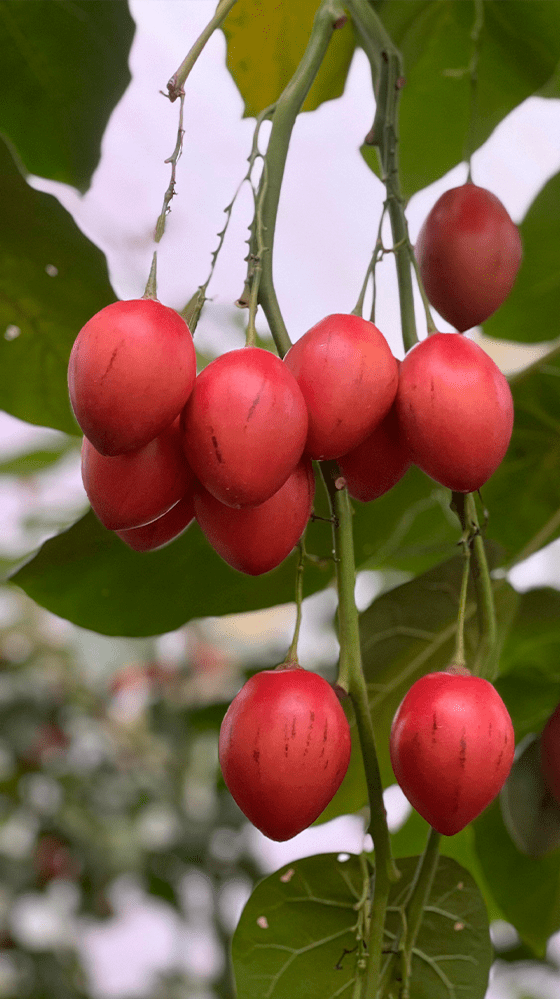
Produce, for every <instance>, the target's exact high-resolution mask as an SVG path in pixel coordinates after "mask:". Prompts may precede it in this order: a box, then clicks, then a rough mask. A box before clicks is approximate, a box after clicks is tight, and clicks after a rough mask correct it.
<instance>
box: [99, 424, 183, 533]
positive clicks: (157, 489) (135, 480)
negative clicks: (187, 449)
mask: <svg viewBox="0 0 560 999" xmlns="http://www.w3.org/2000/svg"><path fill="white" fill-rule="evenodd" d="M82 480H83V483H84V488H85V491H86V493H87V497H88V499H89V501H90V503H91V506H92V509H93V511H94V513H95V514H96V515H97V516H98V517H99V520H100V521H101V523H102V524H104V525H105V527H108V528H109V530H111V531H122V530H126V529H128V528H130V527H142V526H143V525H144V524H149V523H151V521H153V520H156V518H158V517H162V516H163V514H165V513H167V511H168V510H170V509H171V507H173V506H175V504H176V503H178V502H179V500H181V499H182V498H183V496H184V495H185V494H186V492H187V490H188V489H189V488H190V487H191V486H192V481H193V473H192V471H191V470H190V468H189V466H188V464H187V462H186V460H185V456H184V454H183V450H182V447H181V435H180V430H179V425H178V421H176V422H175V423H174V424H172V425H171V426H170V427H168V428H167V429H166V430H164V431H163V433H161V434H160V435H159V437H156V439H155V440H153V441H150V443H149V444H146V445H145V446H144V447H143V448H139V449H138V450H137V451H129V452H127V454H119V455H115V456H114V457H112V458H110V457H107V456H106V455H102V454H99V453H98V452H97V451H96V450H95V448H94V447H93V445H92V444H90V442H89V441H88V439H87V438H86V437H84V441H83V445H82Z"/></svg>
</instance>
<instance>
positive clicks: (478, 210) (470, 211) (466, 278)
mask: <svg viewBox="0 0 560 999" xmlns="http://www.w3.org/2000/svg"><path fill="white" fill-rule="evenodd" d="M415 252H416V258H417V260H418V266H419V269H420V275H421V278H422V283H423V285H424V288H425V290H426V294H427V296H428V298H429V300H430V302H431V303H432V305H433V306H434V308H436V309H437V311H438V312H439V314H440V315H441V316H443V318H444V319H446V320H447V322H448V323H451V324H452V325H453V326H454V327H455V329H457V330H459V331H460V332H461V333H462V332H464V331H465V330H468V329H470V328H471V326H476V325H477V324H478V323H483V322H484V320H485V319H488V317H489V316H491V315H492V313H493V312H495V311H496V309H497V308H499V306H500V305H501V304H502V302H504V301H505V299H506V298H507V296H508V295H509V293H510V291H511V289H512V287H513V284H514V281H515V278H516V275H517V272H518V270H519V265H520V264H521V255H522V249H521V238H520V236H519V232H518V229H517V226H516V225H515V224H514V223H513V222H512V220H511V218H510V217H509V215H508V213H507V211H506V209H505V208H504V206H503V205H502V203H501V201H499V200H498V198H496V196H495V195H494V194H492V193H491V192H490V191H487V190H486V189H485V188H484V187H477V186H476V185H475V184H463V185H462V186H461V187H454V188H452V190H450V191H446V192H445V194H442V196H441V198H439V199H438V201H436V203H435V205H434V207H433V208H432V210H431V212H430V213H429V215H428V217H427V218H426V221H425V222H424V225H423V226H422V229H421V230H420V235H419V236H418V240H417V242H416V247H415Z"/></svg>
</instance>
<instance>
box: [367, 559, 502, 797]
mask: <svg viewBox="0 0 560 999" xmlns="http://www.w3.org/2000/svg"><path fill="white" fill-rule="evenodd" d="M489 554H490V555H491V550H489ZM462 571H463V560H462V557H461V556H456V557H455V558H453V559H450V560H449V561H448V562H444V563H442V564H441V565H438V566H436V567H435V568H434V569H430V570H429V572H425V573H423V574H422V575H421V576H417V577H416V578H415V579H413V580H411V581H410V582H409V583H404V584H403V585H402V586H397V587H396V588H395V589H393V590H390V591H389V592H388V593H384V594H383V595H382V596H381V597H378V598H377V600H374V602H373V603H372V604H371V606H370V607H368V609H367V610H366V611H364V613H363V614H361V615H360V636H361V644H362V658H363V664H364V672H365V676H366V680H367V683H368V691H369V703H370V707H371V712H372V718H373V724H374V729H375V737H376V743H377V751H378V756H379V762H380V766H381V772H382V777H383V783H384V785H385V786H386V785H387V784H394V783H395V778H394V776H393V770H392V767H391V762H390V759H389V734H390V731H391V724H392V721H393V717H394V715H395V712H396V710H397V708H398V706H399V704H400V702H401V700H402V699H403V697H404V695H405V694H406V692H407V690H408V689H409V687H411V686H412V684H413V683H414V682H415V680H417V679H418V678H419V677H420V676H423V675H424V674H425V673H430V672H433V671H437V670H441V669H445V667H446V666H447V665H448V664H449V662H450V661H451V657H452V655H453V651H454V646H455V633H456V627H457V611H458V600H459V590H460V585H461V577H462ZM494 599H495V604H496V616H497V620H498V629H499V632H500V636H501V637H502V638H503V634H504V633H506V632H507V629H508V627H509V624H510V622H511V618H512V616H513V614H514V612H515V607H516V605H517V600H518V595H517V593H516V592H515V591H514V590H513V589H512V587H510V586H509V584H508V583H506V581H505V580H499V581H496V582H495V584H494ZM465 622H466V629H465V644H466V652H467V663H468V662H469V661H470V660H471V657H472V656H473V655H474V651H475V648H476V644H477V641H478V626H477V622H476V602H475V599H474V591H473V589H472V584H469V591H468V599H467V607H466V616H465Z"/></svg>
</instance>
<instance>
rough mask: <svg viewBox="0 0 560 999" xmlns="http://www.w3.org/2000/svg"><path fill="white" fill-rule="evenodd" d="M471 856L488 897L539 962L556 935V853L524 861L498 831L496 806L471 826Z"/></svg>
mask: <svg viewBox="0 0 560 999" xmlns="http://www.w3.org/2000/svg"><path fill="white" fill-rule="evenodd" d="M474 831H475V843H476V851H477V854H478V857H479V860H480V864H481V867H482V870H483V873H484V877H485V879H486V881H487V883H488V886H489V888H490V891H491V892H492V895H493V896H494V898H495V899H496V901H497V903H498V905H499V906H500V908H501V909H502V911H503V913H504V916H505V918H506V919H507V920H509V922H510V923H513V925H514V926H515V928H516V930H517V932H518V933H519V935H520V936H521V938H522V939H523V940H524V941H525V943H527V944H529V946H531V947H532V948H533V950H534V951H535V953H536V954H537V956H539V957H542V956H543V955H544V953H545V950H546V944H547V941H548V938H549V937H550V936H551V935H552V934H553V933H556V931H557V930H559V929H560V850H556V851H555V852H554V853H552V854H550V855H549V856H548V857H539V858H534V857H527V856H525V854H523V853H521V852H520V850H518V849H517V847H516V846H515V844H514V843H513V840H512V839H511V837H510V835H509V833H508V832H507V831H506V828H505V826H504V823H503V820H502V816H501V812H500V805H499V802H498V801H497V800H496V801H494V802H493V804H492V805H490V807H489V808H487V809H486V811H485V812H483V813H482V815H481V816H480V817H479V818H478V819H476V821H475V823H474Z"/></svg>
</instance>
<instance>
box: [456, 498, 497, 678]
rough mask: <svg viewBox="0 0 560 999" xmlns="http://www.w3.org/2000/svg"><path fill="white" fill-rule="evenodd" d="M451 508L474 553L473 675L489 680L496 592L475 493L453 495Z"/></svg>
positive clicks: (494, 630) (491, 667)
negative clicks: (475, 621)
mask: <svg viewBox="0 0 560 999" xmlns="http://www.w3.org/2000/svg"><path fill="white" fill-rule="evenodd" d="M452 508H453V509H454V510H455V512H456V513H457V516H458V517H459V520H460V522H461V527H462V528H463V531H464V532H465V536H466V537H468V538H469V546H470V548H471V551H472V558H471V577H472V579H473V582H474V586H475V591H476V605H477V615H478V627H479V634H480V639H479V643H478V649H477V654H476V659H475V662H474V663H473V668H472V672H473V673H475V674H476V675H479V676H484V677H487V676H488V675H489V674H491V673H492V672H493V656H494V653H495V650H496V644H497V628H496V610H495V607H494V592H493V586H492V579H491V577H490V570H489V568H488V561H487V558H486V550H485V548H484V539H483V537H482V534H481V533H480V527H479V523H478V515H477V512H476V504H475V500H474V496H473V494H472V493H453V499H452Z"/></svg>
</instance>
